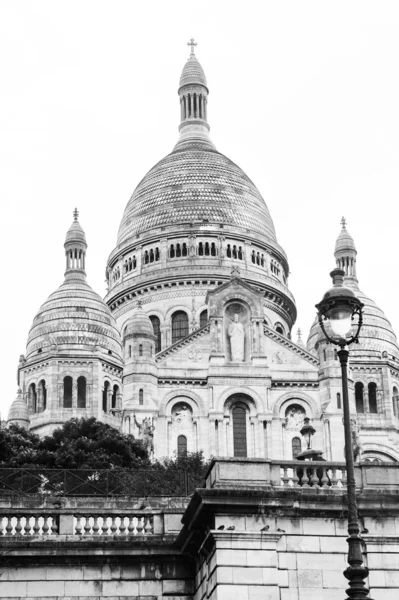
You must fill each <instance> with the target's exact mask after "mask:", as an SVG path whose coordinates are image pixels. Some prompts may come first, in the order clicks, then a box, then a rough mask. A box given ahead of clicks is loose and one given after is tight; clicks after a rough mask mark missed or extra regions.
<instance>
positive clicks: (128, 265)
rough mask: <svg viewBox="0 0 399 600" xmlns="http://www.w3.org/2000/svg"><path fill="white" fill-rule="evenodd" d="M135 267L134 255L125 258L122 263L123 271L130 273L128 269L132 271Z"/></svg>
mask: <svg viewBox="0 0 399 600" xmlns="http://www.w3.org/2000/svg"><path fill="white" fill-rule="evenodd" d="M136 267H137V260H136V255H133V256H130V257H129V258H126V259H125V262H124V263H123V269H124V272H125V273H130V271H133V270H134V269H135V268H136Z"/></svg>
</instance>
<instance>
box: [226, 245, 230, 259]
mask: <svg viewBox="0 0 399 600" xmlns="http://www.w3.org/2000/svg"><path fill="white" fill-rule="evenodd" d="M226 254H227V258H231V246H230V244H227V251H226Z"/></svg>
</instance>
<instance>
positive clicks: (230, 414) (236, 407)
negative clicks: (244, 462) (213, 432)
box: [223, 392, 258, 458]
mask: <svg viewBox="0 0 399 600" xmlns="http://www.w3.org/2000/svg"><path fill="white" fill-rule="evenodd" d="M254 406H255V403H254V400H253V398H252V397H251V396H250V395H249V394H243V393H239V392H238V393H237V392H236V393H234V394H232V395H231V396H229V397H228V398H227V400H226V402H225V411H224V414H225V418H224V422H223V426H224V435H223V437H224V438H225V440H226V447H225V449H224V454H226V455H227V456H234V457H237V458H246V457H254V456H256V439H257V437H258V436H257V432H256V430H255V425H256V422H255V421H254V420H253V419H252V418H251V413H253V408H254Z"/></svg>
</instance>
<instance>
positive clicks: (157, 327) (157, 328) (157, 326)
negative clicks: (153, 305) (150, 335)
mask: <svg viewBox="0 0 399 600" xmlns="http://www.w3.org/2000/svg"><path fill="white" fill-rule="evenodd" d="M150 321H151V324H152V328H153V330H154V335H155V337H156V340H155V353H158V352H161V348H162V334H161V321H160V320H159V318H158V317H156V316H155V315H151V316H150Z"/></svg>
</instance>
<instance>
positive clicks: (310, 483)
mask: <svg viewBox="0 0 399 600" xmlns="http://www.w3.org/2000/svg"><path fill="white" fill-rule="evenodd" d="M355 479H356V487H357V488H358V489H360V490H363V489H367V488H374V489H375V488H377V489H395V490H399V465H397V464H388V463H385V464H373V463H360V464H357V465H355ZM206 487H207V488H235V489H236V488H243V487H245V488H258V489H259V488H265V489H281V488H286V489H292V488H301V489H302V490H305V489H312V490H315V489H321V488H322V489H323V490H326V491H328V490H331V491H332V490H339V489H342V488H346V465H345V463H343V462H327V461H314V462H311V461H299V460H267V459H255V458H253V459H251V458H245V459H239V458H218V459H216V460H214V461H212V463H211V465H210V467H209V469H208V473H207V476H206Z"/></svg>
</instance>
